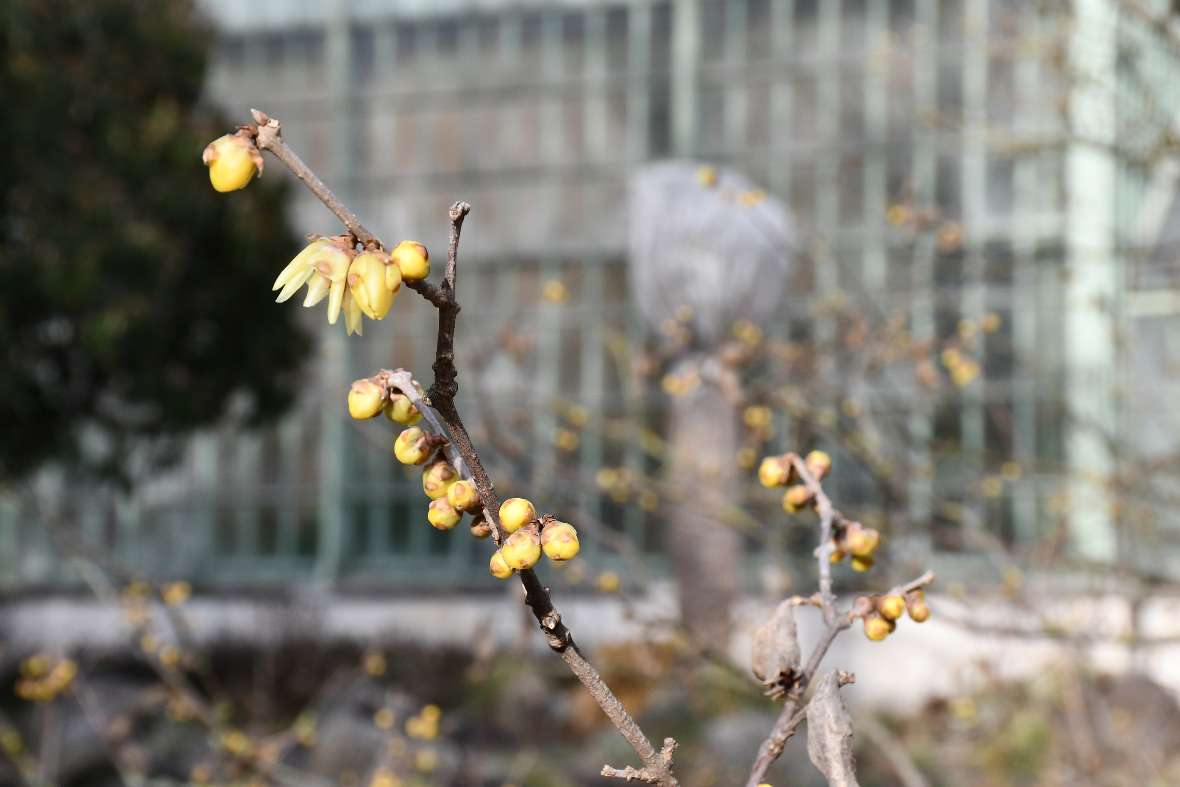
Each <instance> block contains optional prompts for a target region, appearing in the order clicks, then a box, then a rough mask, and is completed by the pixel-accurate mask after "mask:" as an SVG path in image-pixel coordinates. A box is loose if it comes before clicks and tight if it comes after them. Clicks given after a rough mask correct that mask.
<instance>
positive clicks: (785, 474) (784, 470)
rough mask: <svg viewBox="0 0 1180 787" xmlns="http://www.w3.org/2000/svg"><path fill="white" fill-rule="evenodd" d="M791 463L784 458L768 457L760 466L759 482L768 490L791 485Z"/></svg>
mask: <svg viewBox="0 0 1180 787" xmlns="http://www.w3.org/2000/svg"><path fill="white" fill-rule="evenodd" d="M793 469H794V468H792V467H791V463H790V462H788V461H787V459H786V457H783V456H767V457H765V458H763V460H762V464H760V465H758V482H759V483H760V484H762V486H764V487H766V488H767V489H772V488H774V487H776V486H785V485H786V484H788V483H790V481H791V475H792V472H791V471H792V470H793Z"/></svg>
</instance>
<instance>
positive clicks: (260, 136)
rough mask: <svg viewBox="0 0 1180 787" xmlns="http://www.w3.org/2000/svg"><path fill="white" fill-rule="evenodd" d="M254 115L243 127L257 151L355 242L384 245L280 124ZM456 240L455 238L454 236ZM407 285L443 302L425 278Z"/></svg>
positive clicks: (263, 115) (437, 305) (260, 114)
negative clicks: (333, 217)
mask: <svg viewBox="0 0 1180 787" xmlns="http://www.w3.org/2000/svg"><path fill="white" fill-rule="evenodd" d="M250 113H251V114H252V115H253V116H254V121H255V122H256V123H257V126H243V128H245V129H247V130H248V131H251V132H253V133H254V134H255V139H254V141H255V144H256V145H258V148H259V150H265V151H266V152H268V153H270V154H271V155H272V156H274V157H275V158H277V159H278V160H279V161H281V162H282V163H283V164H284V165H285V166H286V167H287V169H289V170H291V173H292V174H293V175H294V176H295V177H297V178H299V179H300V180H301V181H303V184H304V185H305V186H307V187H308V188H309V189H311V193H312V194H315V195H316V197H318V198H319V200H320V202H322V203H324V205H325V207H327V208H328V210H330V211H332V212H333V213H335V214H336V218H338V219H340V222H341V223H342V224H344V226H345V227H346V228H347V229H348V232H349V234H351V235H352V237H354V238H356V240H357V242H358V243H360V244H361V245H362V246H366V247H369V246H372V247H375V248H381V249H384V248H386V246H385V244H384V243H382V242H381V239H380V238H378V237H377V236H376V235H374V234H373V233H371V232H369V230H367V229H365V226H364V225H363V224H361V220H360V219H358V218H357V216H356V214H355V213H353V212H352V211H351V210H349V209H348V208H346V207H345V206H344V203H343V202H341V201H340V199H339V197H337V196H336V195H335V194H333V193H332V190H331V189H329V188H328V187H327V186H326V185H324V182H323V181H322V180H320V178H319V176H318V175H316V174H315V172H313V171H312V169H311V167H309V166H307V164H305V163H304V162H303V159H301V158H299V154H297V153H296V152H295V151H294V150H292V149H291V148H290V146H288V145H287V143H286V142H284V141H283V126H282V124H281V123H280V122H279V121H278V120H276V119H275V118H272V117H270V116H268V115H267V114H266V113H265V112H261V111H259V110H257V109H252V110H250ZM456 240H457V237H456ZM404 283H405V285H406V286H407V287H409V288H410V289H412V290H414V291H415V292H417V293H418V294H419V295H421V296H422V297H423V298H425V299H426V300H428V301H430V302H431V303H432V304H434V306H435V308H442V306H443V304H444V303H445V295H444V293H443V291H442V290H441V289H440V288H438V287H436V286H435V285H433V284H431V283H430V282H428V281H426V280H425V279H423V280H421V281H406V282H404Z"/></svg>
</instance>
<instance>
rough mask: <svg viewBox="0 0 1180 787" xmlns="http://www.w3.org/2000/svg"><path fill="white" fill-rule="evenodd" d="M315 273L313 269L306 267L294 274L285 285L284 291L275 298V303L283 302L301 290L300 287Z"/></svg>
mask: <svg viewBox="0 0 1180 787" xmlns="http://www.w3.org/2000/svg"><path fill="white" fill-rule="evenodd" d="M314 273H315V271H314V270H313V269H311V268H304V269H303V270H301V271H299V272H298V273H296V274H295V275H294V276H292V277H291V280H290V281H288V282H287V284H286V286H284V287H283V291H282V292H280V293H279V297H277V298H275V303H282V302H283V301H285V300H287V299H288V298H290V297H291V296H292V295H294V294H295V293H297V292H299V288H300V287H302V286H303V285H304V284H306V283H307V280H308V279H310V278H311V277H312V275H313V274H314Z"/></svg>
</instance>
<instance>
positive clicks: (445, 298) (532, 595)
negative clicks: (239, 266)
mask: <svg viewBox="0 0 1180 787" xmlns="http://www.w3.org/2000/svg"><path fill="white" fill-rule="evenodd" d="M252 114H253V116H254V120H255V122H256V124H257V126H256V127H255V126H246V127H244V128H246V129H247V130H248V131H249V132H251V133H252V134H253V135H254V136H255V140H256V144H257V145H258V147H259V148H260V149H261V150H265V151H268V152H270V153H271V154H272V155H274V156H275V158H277V159H278V160H279V161H281V162H282V163H283V164H284V165H286V167H287V168H288V169H289V170H291V172H292V173H294V175H295V176H296V177H297V178H299V179H300V180H301V181H303V183H304V184H305V185H306V186H307V187H308V188H309V189H311V191H312V193H313V194H315V195H316V197H318V198H319V200H320V201H321V202H323V203H324V205H325V206H326V207H327V208H328V209H329V210H331V211H332V212H333V213H334V214H336V217H337V218H339V219H340V221H341V222H343V224H344V226H345V227H347V228H348V231H349V232H350V233H351V234H352V236H353V237H354V238H355V239H356V240H357V242H358V243H360V244H362V245H364V246H366V247H376V248H385V245H384V244H383V243H382V242H381V240H380V239H379V238H378V237H377V236H376V235H374V234H373V233H371V232H370V231H369V230H367V229H365V227H364V226H363V225H362V224H361V223H360V220H359V219H358V218H357V217H356V214H354V213H353V212H352V211H350V210H348V208H346V207H345V206H344V204H343V203H342V202H341V201H340V200H339V199H338V198H337V197H336V195H335V194H333V193H332V191H331V190H330V189H328V187H327V186H325V185H324V182H323V181H322V180H320V179H319V177H317V176H316V174H315V173H314V172H313V171H312V170H311V168H310V167H308V166H307V165H306V164H305V163H304V162H303V160H302V159H300V158H299V156H298V155H297V154H296V153H295V152H294V151H293V150H291V148H290V147H288V146H287V144H286V143H285V142H284V141H283V139H282V124H280V123H279V121H278V120H276V119H274V118H271V117H269V116H268V115H266V114H265V113H263V112H260V111H258V110H252ZM470 210H471V206H470V205H469V204H468V203H466V202H456V203H454V204H453V205H452V206H451V209H450V221H451V228H450V237H449V243H448V249H447V267H446V270H445V272H444V277H443V282H442V285H441V286H436V285H432V284H429V283H428V282H426V281H415V282H406V284H407V286H409V287H411V288H412V289H414V290H415V291H417V292H418V293H419V294H421V295H422V296H423V297H424V298H426V300H428V301H429V302H430V303H431V304H433V305H434V306H435V308H437V309H438V338H437V343H436V349H435V360H434V374H435V380H434V384H433V385H432V386H431V388H430V391H429V394H428V396H427V397H426V398H423V397H420V396H419V395H418V394H417V390H416V388H415V386H414V385H413V379H412V377H411V376H410V375H409V373H408V372H405V371H401V370H399V371H398V372H387V373H385V374H384V378H385V380H386V384H387V385H389V384H392V385H394V386H395V387H397V388H398V389H399V390H401V391H402V392H403V393H404V394H406V396H408V397H410V399H411V401H413V402H414V405H415V406H416V407H417V408H418V410H419V411H420V412H421V413H422V414H423V417H424V418H425V419H426V421H427V423H429V424H430V425H431V426H432V427H433V429H434V430H435V431H436V432H437V433H438V434H441V435H442V436H444V437H446V438H447V444H446V448H445V449H444V450H445V451H446V452H447V454H448V456H449V457H451V458H452V461H453V462H454V463H455V466H456V469H457V470H459V469H460V468H463V469H465V470H466V471H467V472H468V473H469V474H470V476H471V480H472V482H473V483H474V484H475V487H476V489H477V490H478V491H479V498H480V502H481V503H482V504H483V508H484V516H485V517H486V518H487V521H488V522H489V524H490V525H491V527H492V535H493V537H494V539H495V542H496V544H497V545H499V544H500V543H501V542H502V540H503V533H502V531H501V529H500V522H499V516H498V511H499V498H498V496H497V494H496V489H495V486H494V485H493V484H492V481H491V478H490V477H489V475H488V473H487V470H486V469H484V466H483V462H482V461H480V458H479V454H478V453H477V452H476V450H475V446H474V445H473V444H472V442H471V437H470V436H469V435H468V433H467V428H466V426H464V424H463V419H462V418H461V417H460V415H459V411H458V408H457V407H456V406H455V396H456V395H457V394H458V390H459V386H458V382H457V381H456V378H457V372H456V370H455V325H456V321H457V318H458V315H459V303H458V300H457V298H456V284H457V278H458V263H459V235H460V233H461V232H462V229H463V220H464V219H465V218H466V216H467V214H468V213H469V212H470ZM395 380H396V382H395ZM456 460H458V461H456ZM460 472H462V470H460ZM519 575H520V582H521V585H522V586H523V587H524V591H525V604H526V605H528V607H529V609H530V610H531V611H532V613H533V616H534V617H535V618H536V620H537V623H538V624H539V625H540V627H541V631H542V633H544V635H545V638H546V641H547V642H548V644H549V647H550V648H551V649H552V650H553V651H554V652H556V653H557V654H558V655H559V656H561V659H562V661H564V662H565V663H566V666H567V667H569V669H570V671H571V672H573V673H574V675H575V676H576V677H577V678H578V680H579V681H581V683H582V685H583V686H585V687H586V690H587V691H589V692H590V695H591V696H592V697H594V700H595V701H596V702H597V703H598V705H599V707H600V708H602V710H603V712H604V713H605V714H606V715H607V718H609V719H610V721H611V723H612V724H613V725H614V726H615V728H616V729H617V730H618V731H619V734H620V735H622V736H623V737H624V738H625V739H626V740H627V742H628V743H630V744H631V748H633V749H634V750H635V753H636V754H637V755H639V759H640V760H641V761H642V762H643V765H644V767H643V768H642V769H641V770H637V771H636V770H635V769H632V770H633V771H634V773H640V774H644V775H645V777H646V780H649V781H651V782H652V783H654V784H663V785H675V784H677V783H678V782H677V781H676V777H675V776H674V775H673V773H672V750H673V749H674V748H675V746H676V742H675V741H674V740H672V739H671V738H668V739H665V741H664V747H663V749H661V750H660V751H656V749H655V747H654V746H653V745H652V743H651V741H650V740H649V739H648V738H647V736H646V735H645V734H644V732H643V730H642V729H641V728H640V727H639V725H638V724H637V723H636V721H635V719H633V718H632V717H631V714H629V713H628V712H627V709H626V708H624V707H623V703H622V702H620V701H619V698H618V697H616V696H615V694H614V693H613V692H612V691H611V690H610V687H609V686H607V685H606V682H605V681H603V679H602V676H601V675H599V674H598V671H597V670H595V669H594V667H593V665H591V664H590V662H589V661H587V660H586V658H585V657H584V656H583V655H582V653H581V651H580V650H578V647H577V645H576V644H574V638H573V633H572V632H571V631H570V630H569V629H568V628H567V627H566V625H565V623H564V622H562V619H561V614H560V613H559V612H558V611H557V609H556V607H554V605H553V600H552V598H551V597H550V595H549V591H548V590H547V589H546V588H545V586H544V585H542V584H541V581H540V580H539V579H538V578H537V575H536V574H535V573H534V572H533V571H532V570H525V571H521V572H519Z"/></svg>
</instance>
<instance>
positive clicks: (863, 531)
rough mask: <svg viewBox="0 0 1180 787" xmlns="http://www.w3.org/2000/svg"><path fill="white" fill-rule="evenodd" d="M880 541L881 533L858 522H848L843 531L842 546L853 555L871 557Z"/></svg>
mask: <svg viewBox="0 0 1180 787" xmlns="http://www.w3.org/2000/svg"><path fill="white" fill-rule="evenodd" d="M880 543H881V534H880V533H878V532H877V531H876V530H875V529H874V528H871V527H863V526H861V524H860V523H859V522H852V523H849V525H848V527H847V528H846V529H845V532H844V548H845V549H847V550H848V551H849V552H851V553H852V555H853V556H854V557H859V558H870V559H871V558H872V557H873V554H874V553H875V552H876V551H877V546H878V545H879V544H880Z"/></svg>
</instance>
